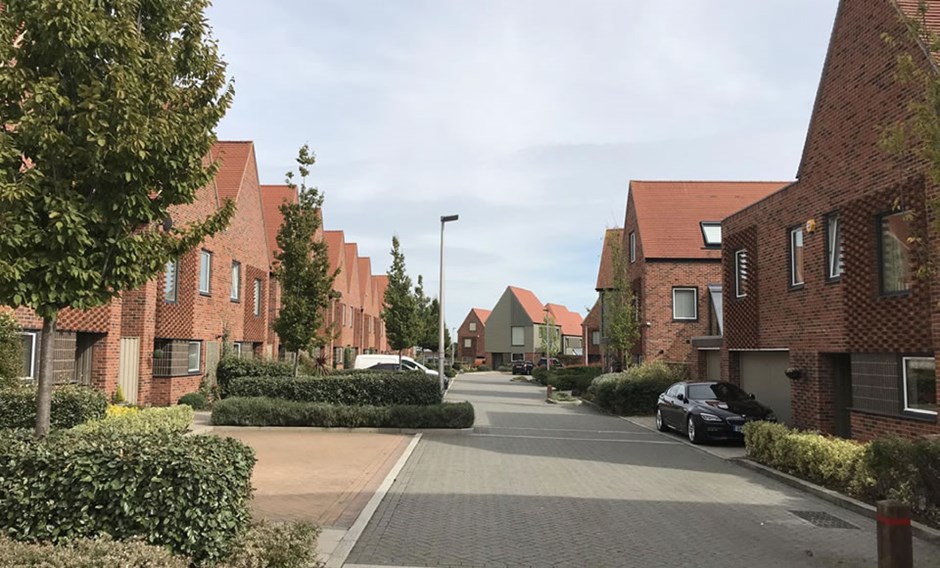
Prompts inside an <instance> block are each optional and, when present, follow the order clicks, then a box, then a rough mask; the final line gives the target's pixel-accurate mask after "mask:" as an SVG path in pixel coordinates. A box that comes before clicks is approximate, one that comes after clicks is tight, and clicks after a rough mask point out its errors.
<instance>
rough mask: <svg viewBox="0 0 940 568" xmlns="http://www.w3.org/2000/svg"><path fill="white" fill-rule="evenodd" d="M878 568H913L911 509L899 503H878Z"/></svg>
mask: <svg viewBox="0 0 940 568" xmlns="http://www.w3.org/2000/svg"><path fill="white" fill-rule="evenodd" d="M875 520H877V521H878V568H913V566H914V543H913V535H912V533H911V507H910V506H909V505H905V504H904V503H901V502H899V501H892V500H887V501H878V509H877V512H876V514H875Z"/></svg>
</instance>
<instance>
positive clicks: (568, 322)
mask: <svg viewBox="0 0 940 568" xmlns="http://www.w3.org/2000/svg"><path fill="white" fill-rule="evenodd" d="M545 309H546V310H547V311H548V313H549V315H550V316H551V318H552V320H553V321H554V322H555V325H556V326H557V327H558V328H559V330H560V332H561V342H560V343H559V345H558V349H559V351H558V352H559V354H560V355H565V356H568V357H581V356H583V355H584V351H583V347H584V342H583V341H582V339H581V324H582V323H584V318H582V317H581V314H579V313H577V312H572V311H571V310H569V309H568V308H567V307H565V306H562V305H561V304H551V303H549V304H545Z"/></svg>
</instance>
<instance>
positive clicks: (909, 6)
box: [894, 0, 940, 55]
mask: <svg viewBox="0 0 940 568" xmlns="http://www.w3.org/2000/svg"><path fill="white" fill-rule="evenodd" d="M920 3H921V0H894V4H895V5H896V6H897V7H898V9H899V10H900V11H901V13H902V14H904V15H905V16H906V17H908V18H910V19H912V20H915V21H917V22H918V23H921V24H923V26H924V27H925V28H927V31H929V32H930V33H932V34H940V3H938V2H935V1H934V2H926V3H925V5H926V6H927V11H926V12H925V13H924V15H923V16H921V14H920V9H919V8H920ZM924 47H927V46H924ZM935 55H936V54H935Z"/></svg>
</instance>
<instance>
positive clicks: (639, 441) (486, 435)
mask: <svg viewBox="0 0 940 568" xmlns="http://www.w3.org/2000/svg"><path fill="white" fill-rule="evenodd" d="M468 436H470V437H471V438H520V439H523V440H568V441H574V442H619V443H621V444H661V445H668V446H678V445H681V443H680V442H667V441H662V440H624V439H623V438H565V437H559V436H523V435H520V434H468Z"/></svg>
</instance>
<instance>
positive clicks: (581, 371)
mask: <svg viewBox="0 0 940 568" xmlns="http://www.w3.org/2000/svg"><path fill="white" fill-rule="evenodd" d="M602 372H603V371H602V370H601V368H600V367H594V366H576V367H562V368H561V369H552V370H551V372H550V373H549V376H548V384H550V385H552V386H553V387H555V388H556V389H558V390H570V391H572V394H575V395H578V394H581V393H583V392H585V391H587V390H588V388H589V387H590V386H591V381H593V380H594V379H595V378H596V377H599V376H600V375H601V373H602Z"/></svg>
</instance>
